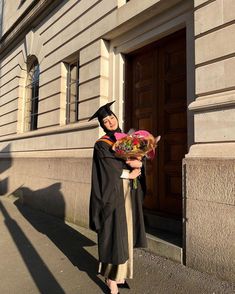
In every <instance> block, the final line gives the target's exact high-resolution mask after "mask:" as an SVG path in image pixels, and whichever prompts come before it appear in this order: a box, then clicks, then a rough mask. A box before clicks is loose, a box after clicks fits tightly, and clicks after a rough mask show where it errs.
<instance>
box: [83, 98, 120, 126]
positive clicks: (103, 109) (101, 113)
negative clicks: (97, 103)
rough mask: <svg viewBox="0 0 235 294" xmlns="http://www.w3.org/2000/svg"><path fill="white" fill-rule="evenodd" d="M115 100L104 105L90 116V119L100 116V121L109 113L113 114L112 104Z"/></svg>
mask: <svg viewBox="0 0 235 294" xmlns="http://www.w3.org/2000/svg"><path fill="white" fill-rule="evenodd" d="M114 102H115V100H114V101H112V102H109V103H107V104H105V105H103V106H101V107H100V108H99V109H98V110H97V111H96V112H95V113H94V114H93V115H92V116H91V117H90V118H89V120H88V121H90V120H92V119H94V118H96V117H97V118H98V120H99V121H101V120H102V119H103V118H105V117H106V116H108V115H111V114H113V112H112V110H111V109H110V106H111V105H112V104H113V103H114Z"/></svg>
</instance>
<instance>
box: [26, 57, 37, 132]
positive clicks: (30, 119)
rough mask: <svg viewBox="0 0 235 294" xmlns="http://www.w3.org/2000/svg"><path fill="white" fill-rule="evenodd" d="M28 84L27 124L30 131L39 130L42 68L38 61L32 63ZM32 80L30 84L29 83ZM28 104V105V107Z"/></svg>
mask: <svg viewBox="0 0 235 294" xmlns="http://www.w3.org/2000/svg"><path fill="white" fill-rule="evenodd" d="M28 68H29V69H28V71H27V83H26V86H25V88H26V115H25V122H26V125H27V126H26V127H27V130H28V131H35V130H37V129H38V104H39V79H40V66H39V63H38V60H37V59H34V60H33V62H31V63H30V66H29V67H28ZM29 80H30V82H29ZM27 104H28V105H27Z"/></svg>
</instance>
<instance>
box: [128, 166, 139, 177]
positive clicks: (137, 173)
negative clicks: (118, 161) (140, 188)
mask: <svg viewBox="0 0 235 294" xmlns="http://www.w3.org/2000/svg"><path fill="white" fill-rule="evenodd" d="M140 175H141V169H140V168H134V169H133V170H132V171H131V172H130V173H129V179H130V180H134V179H136V178H137V177H138V176H140Z"/></svg>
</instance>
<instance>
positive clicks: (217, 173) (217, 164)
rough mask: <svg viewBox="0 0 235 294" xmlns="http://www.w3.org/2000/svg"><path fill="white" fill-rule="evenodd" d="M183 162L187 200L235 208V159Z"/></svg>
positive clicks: (188, 160) (187, 160) (189, 160)
mask: <svg viewBox="0 0 235 294" xmlns="http://www.w3.org/2000/svg"><path fill="white" fill-rule="evenodd" d="M221 148H222V146H221ZM185 162H186V171H185V179H186V197H187V198H188V199H193V200H196V201H209V202H215V203H218V204H225V205H233V206H235V158H234V159H223V160H222V159H218V160H216V159H213V158H211V159H210V158H209V159H208V158H204V159H190V158H189V159H186V160H185Z"/></svg>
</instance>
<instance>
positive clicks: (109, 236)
mask: <svg viewBox="0 0 235 294" xmlns="http://www.w3.org/2000/svg"><path fill="white" fill-rule="evenodd" d="M123 169H128V166H127V165H126V164H125V161H123V160H121V159H118V158H116V157H115V156H114V152H113V151H112V150H111V146H110V145H109V144H107V143H106V142H103V141H101V140H98V141H97V142H96V144H95V146H94V153H93V164H92V186H91V197H90V211H89V212H90V213H89V221H90V228H91V229H92V230H94V231H96V232H97V234H98V254H99V261H100V262H102V263H110V264H113V265H118V264H123V263H125V262H126V261H127V260H128V258H129V256H128V235H127V220H126V213H125V202H124V191H123V180H122V178H120V176H121V174H122V171H123ZM144 193H145V176H144V170H142V176H141V178H140V179H138V189H136V190H133V189H131V202H132V214H133V247H134V248H136V247H146V245H147V242H146V234H145V227H144V219H143V211H142V201H143V197H144Z"/></svg>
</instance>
